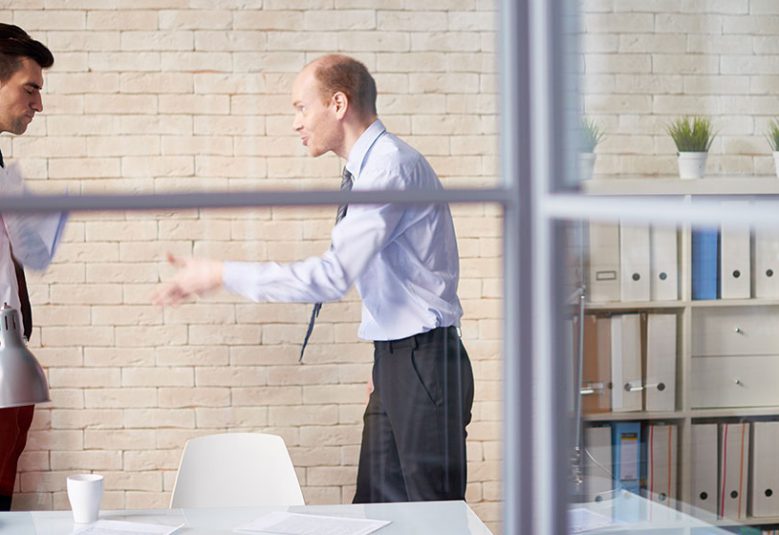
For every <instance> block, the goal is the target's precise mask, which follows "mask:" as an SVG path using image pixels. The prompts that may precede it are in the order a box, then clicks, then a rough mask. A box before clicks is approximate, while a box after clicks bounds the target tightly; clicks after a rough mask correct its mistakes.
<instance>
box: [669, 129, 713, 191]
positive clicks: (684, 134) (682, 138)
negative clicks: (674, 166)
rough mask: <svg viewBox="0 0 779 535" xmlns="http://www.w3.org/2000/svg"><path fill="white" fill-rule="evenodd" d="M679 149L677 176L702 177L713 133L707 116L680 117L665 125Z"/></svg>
mask: <svg viewBox="0 0 779 535" xmlns="http://www.w3.org/2000/svg"><path fill="white" fill-rule="evenodd" d="M667 131H668V135H670V136H671V138H672V139H673V140H674V143H676V150H677V151H679V177H680V178H702V177H703V175H704V172H705V171H706V157H707V156H708V154H709V147H711V143H712V141H714V137H715V135H716V134H715V133H714V132H713V131H712V128H711V121H710V120H709V119H708V118H707V117H681V118H679V119H677V120H675V121H674V122H672V123H671V124H670V125H669V126H668V127H667Z"/></svg>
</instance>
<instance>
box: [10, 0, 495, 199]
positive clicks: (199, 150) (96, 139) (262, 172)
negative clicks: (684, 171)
mask: <svg viewBox="0 0 779 535" xmlns="http://www.w3.org/2000/svg"><path fill="white" fill-rule="evenodd" d="M159 4H160V7H159V8H157V7H156V6H150V7H149V8H148V9H144V10H141V11H140V12H139V11H138V10H136V9H134V8H128V9H127V10H118V11H116V10H114V11H110V10H103V9H102V8H101V7H96V8H95V9H94V10H92V7H91V6H90V7H89V10H87V8H86V7H79V6H78V4H76V5H68V6H67V7H64V8H63V11H62V15H63V17H65V16H66V17H67V22H63V21H62V20H60V19H59V18H58V19H57V20H58V21H59V22H61V24H49V22H48V15H47V13H45V12H44V10H43V9H42V8H41V9H37V8H36V7H35V6H30V7H29V8H25V9H24V10H22V11H20V12H19V15H18V17H17V18H15V19H14V20H15V22H17V23H18V24H19V25H20V26H22V27H23V29H24V30H26V31H27V32H29V33H30V35H31V36H32V37H33V38H35V39H37V40H39V41H41V42H43V43H44V44H45V45H47V46H48V47H49V48H50V50H51V52H52V53H53V55H54V64H53V66H52V67H51V68H50V69H47V70H44V72H43V81H44V84H43V87H44V89H43V91H42V106H41V107H42V111H39V113H37V114H35V117H34V119H33V120H32V122H31V123H29V127H28V128H27V131H26V132H25V133H24V135H20V136H18V137H14V138H11V137H4V138H3V139H2V141H0V149H2V152H3V154H4V155H5V158H6V160H9V161H18V163H19V164H20V165H21V166H22V167H23V169H24V174H25V176H26V178H27V180H28V181H29V185H30V187H31V189H33V191H45V192H57V193H61V192H64V191H66V190H67V191H68V192H69V193H71V194H79V193H138V192H146V193H157V192H170V191H215V190H237V191H240V190H244V189H249V188H254V189H256V188H261V189H273V188H276V189H278V188H282V189H297V188H310V189H314V188H321V189H327V188H334V187H336V186H337V182H336V183H335V186H334V185H333V184H334V183H333V178H334V177H338V176H340V170H341V167H342V165H343V163H342V162H339V161H338V158H336V157H335V156H333V155H332V154H329V155H326V156H324V157H321V158H319V159H312V158H311V157H309V155H308V153H307V150H306V147H304V146H303V145H302V144H301V141H300V136H299V134H298V133H297V132H295V131H294V130H293V125H292V122H293V111H294V110H293V108H292V97H291V91H292V86H293V82H294V80H295V77H296V75H297V74H298V73H299V72H300V71H301V69H302V68H303V67H304V65H306V64H307V63H308V62H310V61H312V60H314V59H316V58H318V57H320V56H323V55H325V54H327V53H336V52H337V53H340V54H347V55H350V56H353V57H356V58H357V59H359V60H360V61H362V62H363V63H364V64H365V65H366V66H367V67H368V69H369V70H370V71H371V73H372V74H373V75H374V77H375V79H376V83H377V87H378V103H377V109H378V114H379V117H380V118H381V119H382V120H383V121H384V123H385V124H386V126H387V128H388V129H389V130H390V131H391V132H393V133H395V134H397V135H399V136H402V137H403V138H404V139H405V140H407V141H408V142H409V143H410V144H412V145H413V146H414V147H416V148H418V149H419V150H420V151H421V152H423V153H424V154H425V155H427V156H428V158H429V161H430V163H431V165H432V166H433V167H434V168H435V169H436V171H437V172H438V174H439V175H440V176H441V177H442V178H444V181H445V182H446V183H447V185H450V186H457V187H464V188H471V187H482V186H485V185H494V184H496V183H497V179H496V174H497V173H496V172H497V162H496V159H497V157H496V155H497V150H496V149H497V119H496V116H497V104H496V103H497V98H496V92H497V87H496V79H497V74H496V62H495V34H494V32H495V18H496V17H495V10H496V2H494V1H493V0H488V1H484V2H465V3H463V2H451V3H450V2H439V3H435V4H433V5H430V6H421V5H420V6H417V5H408V6H405V5H404V6H400V4H399V3H397V2H396V3H395V4H396V5H395V4H393V5H392V6H390V5H383V4H382V5H379V4H375V5H373V4H372V3H370V2H368V3H367V4H366V5H364V6H360V7H359V9H358V8H349V7H343V8H341V7H337V6H335V5H333V3H332V2H313V3H309V4H306V5H305V6H298V7H295V8H294V9H293V8H292V7H291V6H288V5H287V4H286V3H284V2H271V4H269V5H262V3H261V2H257V3H250V4H251V5H247V4H246V3H240V2H237V3H236V2H227V3H223V4H220V5H217V6H210V5H208V6H207V9H206V4H205V3H203V2H199V3H198V2H196V3H195V5H191V6H190V5H189V4H188V3H186V2H185V3H183V4H182V3H181V2H173V3H171V2H167V3H166V2H162V3H159ZM115 7H116V6H112V9H114V8H115ZM20 9H22V8H20ZM342 11H343V12H342ZM12 12H13V11H10V12H9V13H12ZM56 15H57V16H58V15H59V14H56ZM422 21H424V24H422V25H421V26H420V23H421V22H422ZM422 27H424V29H425V32H420V29H421V28H422ZM0 126H2V125H0Z"/></svg>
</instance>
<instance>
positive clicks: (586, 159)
mask: <svg viewBox="0 0 779 535" xmlns="http://www.w3.org/2000/svg"><path fill="white" fill-rule="evenodd" d="M603 138H604V134H603V130H601V129H600V127H599V126H598V125H597V124H596V123H595V121H592V120H590V119H587V118H586V117H585V118H583V119H582V125H581V141H580V147H579V150H580V152H579V177H580V179H581V180H589V179H590V178H592V172H593V169H594V168H595V147H597V146H598V143H600V142H601V141H602V140H603Z"/></svg>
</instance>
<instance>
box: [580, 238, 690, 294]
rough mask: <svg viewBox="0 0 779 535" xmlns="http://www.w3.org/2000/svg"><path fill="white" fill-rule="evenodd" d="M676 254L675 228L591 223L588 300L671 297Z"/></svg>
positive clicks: (674, 290)
mask: <svg viewBox="0 0 779 535" xmlns="http://www.w3.org/2000/svg"><path fill="white" fill-rule="evenodd" d="M678 256H679V253H678V238H677V232H676V229H675V228H667V227H650V226H649V225H633V224H631V225H624V224H620V225H616V224H606V223H591V224H590V228H589V262H588V265H589V270H588V281H587V283H588V284H587V290H588V292H587V295H588V300H589V301H590V302H591V303H608V302H613V301H629V302H646V301H674V300H676V299H678V298H679V289H678V286H679V285H678V279H679V277H678V273H679V268H678Z"/></svg>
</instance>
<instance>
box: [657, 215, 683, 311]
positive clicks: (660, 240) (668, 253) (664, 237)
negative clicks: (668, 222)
mask: <svg viewBox="0 0 779 535" xmlns="http://www.w3.org/2000/svg"><path fill="white" fill-rule="evenodd" d="M650 239H651V247H650V257H651V258H650V263H651V269H650V276H651V283H650V295H651V297H652V301H674V300H676V299H679V275H678V273H679V267H678V266H679V251H678V245H677V239H676V229H675V228H668V227H655V228H652V233H651V237H650Z"/></svg>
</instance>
